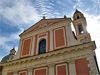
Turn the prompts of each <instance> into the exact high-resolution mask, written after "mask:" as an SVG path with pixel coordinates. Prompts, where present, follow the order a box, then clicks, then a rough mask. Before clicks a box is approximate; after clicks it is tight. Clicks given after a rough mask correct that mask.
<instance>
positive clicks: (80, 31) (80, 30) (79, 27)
mask: <svg viewBox="0 0 100 75" xmlns="http://www.w3.org/2000/svg"><path fill="white" fill-rule="evenodd" d="M78 29H79V34H83V27H82V25H79V26H78Z"/></svg>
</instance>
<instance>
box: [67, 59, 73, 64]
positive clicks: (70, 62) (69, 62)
mask: <svg viewBox="0 0 100 75" xmlns="http://www.w3.org/2000/svg"><path fill="white" fill-rule="evenodd" d="M67 62H68V64H75V60H73V59H72V60H68V61H67Z"/></svg>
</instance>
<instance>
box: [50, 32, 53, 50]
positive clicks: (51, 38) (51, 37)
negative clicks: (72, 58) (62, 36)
mask: <svg viewBox="0 0 100 75" xmlns="http://www.w3.org/2000/svg"><path fill="white" fill-rule="evenodd" d="M50 51H53V31H52V30H51V31H50Z"/></svg>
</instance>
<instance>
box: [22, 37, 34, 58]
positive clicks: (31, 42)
mask: <svg viewBox="0 0 100 75" xmlns="http://www.w3.org/2000/svg"><path fill="white" fill-rule="evenodd" d="M28 39H30V48H29V54H27V55H23V56H22V53H23V47H24V41H25V40H28ZM31 45H32V37H28V38H26V39H23V41H22V50H21V57H25V56H29V55H30V53H31Z"/></svg>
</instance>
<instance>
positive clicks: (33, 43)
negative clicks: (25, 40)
mask: <svg viewBox="0 0 100 75" xmlns="http://www.w3.org/2000/svg"><path fill="white" fill-rule="evenodd" d="M34 47H35V36H33V41H32V50H31V56H32V55H34Z"/></svg>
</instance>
